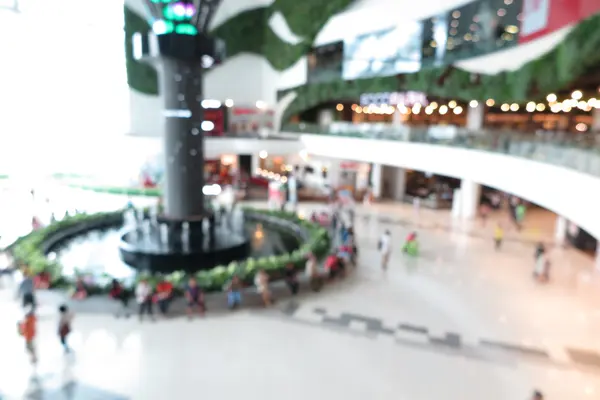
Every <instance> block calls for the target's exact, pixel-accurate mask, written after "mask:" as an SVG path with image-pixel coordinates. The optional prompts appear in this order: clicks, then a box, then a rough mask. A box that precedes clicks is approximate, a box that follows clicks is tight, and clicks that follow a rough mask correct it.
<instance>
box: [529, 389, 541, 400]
mask: <svg viewBox="0 0 600 400" xmlns="http://www.w3.org/2000/svg"><path fill="white" fill-rule="evenodd" d="M531 400H544V395H543V394H542V392H540V391H539V390H535V391H534V392H533V396H531Z"/></svg>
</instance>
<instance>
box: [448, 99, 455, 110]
mask: <svg viewBox="0 0 600 400" xmlns="http://www.w3.org/2000/svg"><path fill="white" fill-rule="evenodd" d="M448 107H450V108H455V107H456V101H454V100H451V101H450V102H449V103H448Z"/></svg>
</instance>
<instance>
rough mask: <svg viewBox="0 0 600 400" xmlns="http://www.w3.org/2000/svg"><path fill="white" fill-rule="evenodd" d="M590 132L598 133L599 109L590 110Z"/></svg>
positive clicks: (599, 123)
mask: <svg viewBox="0 0 600 400" xmlns="http://www.w3.org/2000/svg"><path fill="white" fill-rule="evenodd" d="M590 131H592V132H600V108H593V109H592V126H590Z"/></svg>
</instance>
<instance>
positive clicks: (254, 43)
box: [125, 0, 353, 94]
mask: <svg viewBox="0 0 600 400" xmlns="http://www.w3.org/2000/svg"><path fill="white" fill-rule="evenodd" d="M352 2H353V0H329V1H326V2H323V1H321V0H306V1H300V2H299V1H297V0H275V2H274V3H273V4H271V6H269V7H259V8H255V9H252V10H247V11H243V12H241V13H239V14H237V15H235V16H233V17H232V18H230V19H228V20H227V21H225V22H224V23H222V24H221V25H219V26H218V27H217V28H216V29H214V30H213V32H212V33H213V35H214V36H216V37H219V38H221V39H223V40H225V43H226V46H227V56H228V57H234V56H236V55H239V54H243V53H250V54H256V55H260V56H263V57H265V58H266V59H267V61H268V62H269V63H270V64H271V65H272V66H273V68H274V69H276V70H278V71H283V70H285V69H287V68H289V67H291V66H292V65H294V64H295V63H296V62H297V61H298V60H299V59H300V58H301V57H302V56H304V55H305V54H306V53H307V52H308V51H309V50H310V48H311V47H312V43H313V42H314V40H315V38H316V36H317V34H318V33H319V31H320V30H321V29H322V28H323V26H324V25H325V23H327V21H328V20H329V19H330V18H331V17H332V16H334V15H335V14H338V13H340V12H341V11H343V10H344V9H345V8H346V7H348V6H349V5H350V4H351V3H352ZM275 12H281V13H282V15H283V16H284V18H285V19H286V21H287V23H288V26H289V27H290V29H291V31H292V32H293V33H294V34H295V35H297V36H299V37H301V38H302V39H303V41H302V42H301V43H298V44H296V45H292V44H289V43H287V42H285V41H283V40H281V39H280V38H279V37H278V36H277V34H276V33H275V32H273V30H272V29H271V28H270V27H269V19H270V18H271V17H272V16H273V14H274V13H275ZM148 30H149V26H148V23H147V21H145V20H144V19H143V18H142V17H140V16H139V15H137V14H136V13H135V12H134V11H133V10H131V9H130V8H128V7H127V6H126V7H125V50H126V55H127V79H128V82H129V86H130V87H131V88H133V89H135V90H137V91H139V92H142V93H146V94H158V82H157V74H156V70H155V69H154V68H153V67H151V66H149V65H146V64H143V63H139V62H136V61H135V60H134V59H133V51H132V46H131V38H132V36H133V34H134V33H135V32H147V31H148Z"/></svg>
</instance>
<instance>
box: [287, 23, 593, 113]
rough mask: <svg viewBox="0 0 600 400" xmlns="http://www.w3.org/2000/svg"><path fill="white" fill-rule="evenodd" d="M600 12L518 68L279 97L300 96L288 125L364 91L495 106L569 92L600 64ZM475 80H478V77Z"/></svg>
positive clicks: (438, 73) (443, 73)
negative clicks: (418, 94)
mask: <svg viewBox="0 0 600 400" xmlns="http://www.w3.org/2000/svg"><path fill="white" fill-rule="evenodd" d="M599 26H600V14H599V15H596V16H593V17H591V18H589V19H587V20H585V21H583V22H581V23H580V24H579V25H577V26H576V27H575V28H574V29H573V30H572V31H571V32H570V33H569V35H567V37H566V38H565V40H564V41H563V42H562V43H561V44H559V45H558V46H557V47H556V48H555V49H554V50H552V51H550V52H549V53H547V54H545V55H543V56H542V57H540V58H538V59H537V60H533V61H531V62H529V63H527V64H525V65H523V66H522V67H521V68H520V69H518V70H515V71H511V72H503V73H499V74H496V75H481V76H479V78H477V77H476V76H475V75H474V74H472V73H470V72H467V71H462V70H459V69H452V68H449V67H442V68H429V69H423V70H421V71H419V72H416V73H414V74H406V75H400V76H397V77H396V76H394V77H375V78H370V79H360V80H355V81H343V80H338V81H334V82H327V83H317V84H311V85H304V86H300V87H297V88H292V89H286V90H283V91H280V92H279V93H278V98H282V97H283V96H285V95H286V94H287V93H289V92H296V93H297V96H296V98H295V99H294V101H293V102H292V103H291V104H290V105H289V107H288V108H287V109H286V111H285V113H284V121H287V120H288V119H289V118H290V117H292V116H294V115H297V114H299V113H301V112H303V111H305V110H307V109H310V108H313V107H315V106H318V105H319V104H322V103H325V102H330V101H340V100H344V99H354V100H355V101H358V98H359V96H360V95H361V94H362V93H377V92H390V91H396V90H416V91H421V92H424V93H427V94H428V95H430V96H437V97H441V98H446V99H460V100H464V101H470V100H479V101H483V100H486V99H489V98H491V99H494V100H495V101H496V102H497V103H513V102H516V103H523V102H526V101H531V100H537V99H542V98H544V97H545V96H546V95H547V94H548V93H551V92H557V91H560V90H561V89H565V88H568V87H569V85H571V84H572V83H573V82H574V81H575V80H576V79H577V78H579V77H581V76H582V75H584V74H585V73H587V72H588V71H589V70H590V69H591V68H593V67H596V66H597V65H598V64H599V63H600V51H598V49H599V48H600V29H599V28H598V27H599ZM474 78H475V79H474Z"/></svg>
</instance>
